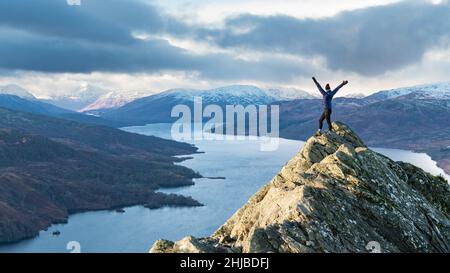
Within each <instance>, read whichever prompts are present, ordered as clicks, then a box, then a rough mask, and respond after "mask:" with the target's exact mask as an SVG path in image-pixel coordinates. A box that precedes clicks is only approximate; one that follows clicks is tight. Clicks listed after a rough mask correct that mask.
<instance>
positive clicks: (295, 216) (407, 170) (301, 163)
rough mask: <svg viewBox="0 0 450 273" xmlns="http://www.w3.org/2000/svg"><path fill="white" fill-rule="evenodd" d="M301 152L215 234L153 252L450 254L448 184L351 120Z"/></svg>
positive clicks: (159, 243) (161, 245)
mask: <svg viewBox="0 0 450 273" xmlns="http://www.w3.org/2000/svg"><path fill="white" fill-rule="evenodd" d="M334 129H335V131H334V132H327V133H325V134H323V135H322V136H319V137H312V138H310V139H309V140H308V141H307V142H306V144H305V146H304V147H303V149H302V150H301V151H300V152H299V153H298V154H297V155H296V156H295V157H294V158H293V159H291V160H290V161H289V162H288V163H287V164H286V166H284V167H283V168H282V170H281V171H280V172H279V173H278V174H277V175H276V176H275V177H274V178H273V179H272V181H270V182H269V183H268V184H267V185H265V186H264V187H262V188H261V189H260V190H259V191H258V192H257V193H256V194H255V195H254V196H253V197H251V198H250V200H249V201H248V202H247V204H246V205H244V206H243V207H242V208H241V209H239V210H238V211H237V212H236V213H235V214H234V215H233V216H232V217H231V218H230V219H229V220H228V221H227V222H226V223H225V224H224V225H223V226H221V227H220V228H219V229H218V230H217V231H216V232H215V233H214V234H213V235H212V236H211V237H208V238H199V239H197V238H194V237H186V238H185V239H183V240H180V241H178V242H175V243H173V242H169V241H157V242H156V243H155V244H154V245H153V247H152V249H151V250H150V252H154V253H158V252H159V253H160V252H189V253H195V252H197V253H198V252H294V253H306V252H368V251H372V250H373V249H374V247H375V248H378V247H379V249H377V251H381V252H447V253H448V252H450V216H449V212H450V187H449V185H448V184H447V182H446V181H443V180H442V179H441V178H439V177H435V176H432V175H430V174H428V173H426V172H425V171H423V170H421V169H420V168H417V167H415V166H413V165H410V164H406V163H401V162H394V161H392V160H390V159H389V158H387V157H385V156H383V155H380V154H378V153H376V152H374V151H372V150H370V149H368V148H367V147H366V146H365V145H364V143H363V141H362V140H361V139H360V138H359V137H358V136H357V135H356V134H355V133H354V132H353V131H352V130H351V129H350V128H349V127H347V126H346V125H344V124H342V123H337V122H336V123H334Z"/></svg>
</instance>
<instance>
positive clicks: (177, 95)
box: [102, 85, 314, 124]
mask: <svg viewBox="0 0 450 273" xmlns="http://www.w3.org/2000/svg"><path fill="white" fill-rule="evenodd" d="M195 97H201V98H202V103H203V105H208V104H216V105H219V106H225V105H243V106H247V105H267V104H271V103H274V102H277V101H286V100H293V99H298V98H314V96H312V95H309V94H307V93H306V92H304V91H301V90H296V89H274V88H272V89H268V90H264V89H261V88H258V87H256V86H250V85H231V86H225V87H220V88H215V89H208V90H195V89H171V90H168V91H165V92H161V93H158V94H155V95H152V96H148V97H144V98H140V99H137V100H134V101H132V102H130V103H127V104H125V105H124V106H122V107H120V108H118V109H115V110H111V111H106V112H105V113H104V114H103V115H102V116H103V117H105V118H107V119H112V120H121V121H125V122H128V123H129V124H146V123H154V122H168V121H172V119H173V118H172V117H171V110H172V108H173V107H174V106H176V105H178V104H184V105H188V106H192V105H193V101H194V98H195Z"/></svg>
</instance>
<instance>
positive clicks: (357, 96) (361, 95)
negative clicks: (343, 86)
mask: <svg viewBox="0 0 450 273" xmlns="http://www.w3.org/2000/svg"><path fill="white" fill-rule="evenodd" d="M366 96H367V95H365V94H363V93H350V94H345V95H343V96H342V97H343V98H353V99H362V98H365V97H366ZM337 97H340V96H339V95H337Z"/></svg>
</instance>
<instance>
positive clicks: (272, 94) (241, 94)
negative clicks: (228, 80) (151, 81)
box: [149, 85, 317, 105]
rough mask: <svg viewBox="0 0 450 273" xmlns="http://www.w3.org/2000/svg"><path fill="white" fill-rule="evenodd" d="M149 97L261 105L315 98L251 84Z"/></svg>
mask: <svg viewBox="0 0 450 273" xmlns="http://www.w3.org/2000/svg"><path fill="white" fill-rule="evenodd" d="M151 97H153V98H154V99H160V98H163V97H172V98H174V99H176V100H187V101H193V99H194V97H201V98H202V101H203V103H208V104H240V105H249V104H256V105H261V104H269V103H272V102H275V101H282V100H294V99H314V98H317V97H314V96H313V95H311V94H309V93H308V92H306V91H303V90H299V89H295V88H268V89H261V88H259V87H256V86H252V85H230V86H224V87H219V88H214V89H208V90H196V89H182V88H180V89H171V90H168V91H165V92H162V93H159V94H156V95H154V96H151ZM151 97H149V98H151Z"/></svg>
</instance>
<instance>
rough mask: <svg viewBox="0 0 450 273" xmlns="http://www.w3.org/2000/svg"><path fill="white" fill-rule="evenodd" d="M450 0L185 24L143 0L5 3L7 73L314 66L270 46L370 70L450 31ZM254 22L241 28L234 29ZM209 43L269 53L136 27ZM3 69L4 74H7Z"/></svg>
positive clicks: (284, 73) (232, 75) (282, 73)
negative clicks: (179, 40)
mask: <svg viewBox="0 0 450 273" xmlns="http://www.w3.org/2000/svg"><path fill="white" fill-rule="evenodd" d="M449 11H450V10H449V6H448V4H442V5H439V6H433V5H430V4H425V3H419V2H414V3H413V4H411V3H410V2H408V3H407V2H403V3H400V4H396V5H389V6H382V7H375V8H367V9H363V10H357V11H351V12H345V13H342V14H340V15H338V16H336V17H330V18H325V19H320V20H299V19H296V18H292V17H287V16H269V17H262V16H253V15H238V16H236V17H233V18H230V19H228V20H227V21H226V24H225V28H223V29H208V28H205V27H203V26H191V25H186V24H185V23H183V22H182V21H180V20H178V19H177V18H174V17H171V16H169V15H167V14H163V13H161V11H160V10H158V9H157V8H155V7H154V6H151V5H149V4H146V3H144V2H143V1H139V0H128V1H125V0H85V1H82V5H81V6H77V7H73V6H68V5H67V4H66V1H65V0H39V1H36V0H2V1H0V60H1V61H0V71H6V70H28V71H41V72H53V73H59V72H79V73H90V72H94V71H103V72H129V73H134V72H160V71H165V70H176V71H195V72H199V73H200V74H201V75H202V76H203V77H205V78H212V79H223V80H226V79H228V80H232V79H233V80H235V79H240V80H245V79H248V80H264V81H286V80H289V79H291V78H293V77H295V76H298V75H308V76H309V75H311V74H313V73H314V72H315V71H313V67H308V66H307V65H306V64H304V63H301V62H298V61H296V60H293V59H288V58H281V57H276V56H275V55H274V54H272V53H273V52H281V53H289V54H293V55H298V56H302V57H305V56H306V57H307V56H314V55H320V56H323V57H325V58H326V59H327V61H328V62H327V63H328V65H329V67H330V68H331V69H343V70H349V71H356V72H358V73H362V74H366V75H373V74H379V73H383V72H384V71H386V70H394V69H398V68H401V67H403V66H405V65H407V64H411V63H414V62H417V61H418V60H419V59H420V58H421V56H422V55H423V53H424V52H425V51H426V50H427V49H428V48H430V47H431V46H434V45H436V44H438V42H439V39H441V38H443V37H448V34H449V29H450V23H449V20H448V14H449ZM243 28H250V31H249V32H246V33H236V32H235V31H233V30H234V29H243ZM139 30H142V31H145V32H147V33H150V34H162V33H165V34H170V35H175V36H180V37H189V38H196V39H201V40H204V41H210V42H211V41H212V42H213V43H215V44H216V45H219V46H220V47H223V48H241V47H244V48H247V49H250V50H259V51H263V52H267V54H263V57H261V58H259V59H258V60H255V61H248V60H241V59H238V58H235V57H234V56H232V55H231V54H216V53H211V54H204V55H193V54H191V53H190V52H188V51H187V50H184V49H181V48H177V47H174V46H172V45H171V44H169V43H168V42H167V41H165V40H162V39H151V40H146V41H144V40H138V39H135V38H133V37H132V35H131V33H132V32H133V31H139ZM3 73H4V72H3Z"/></svg>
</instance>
